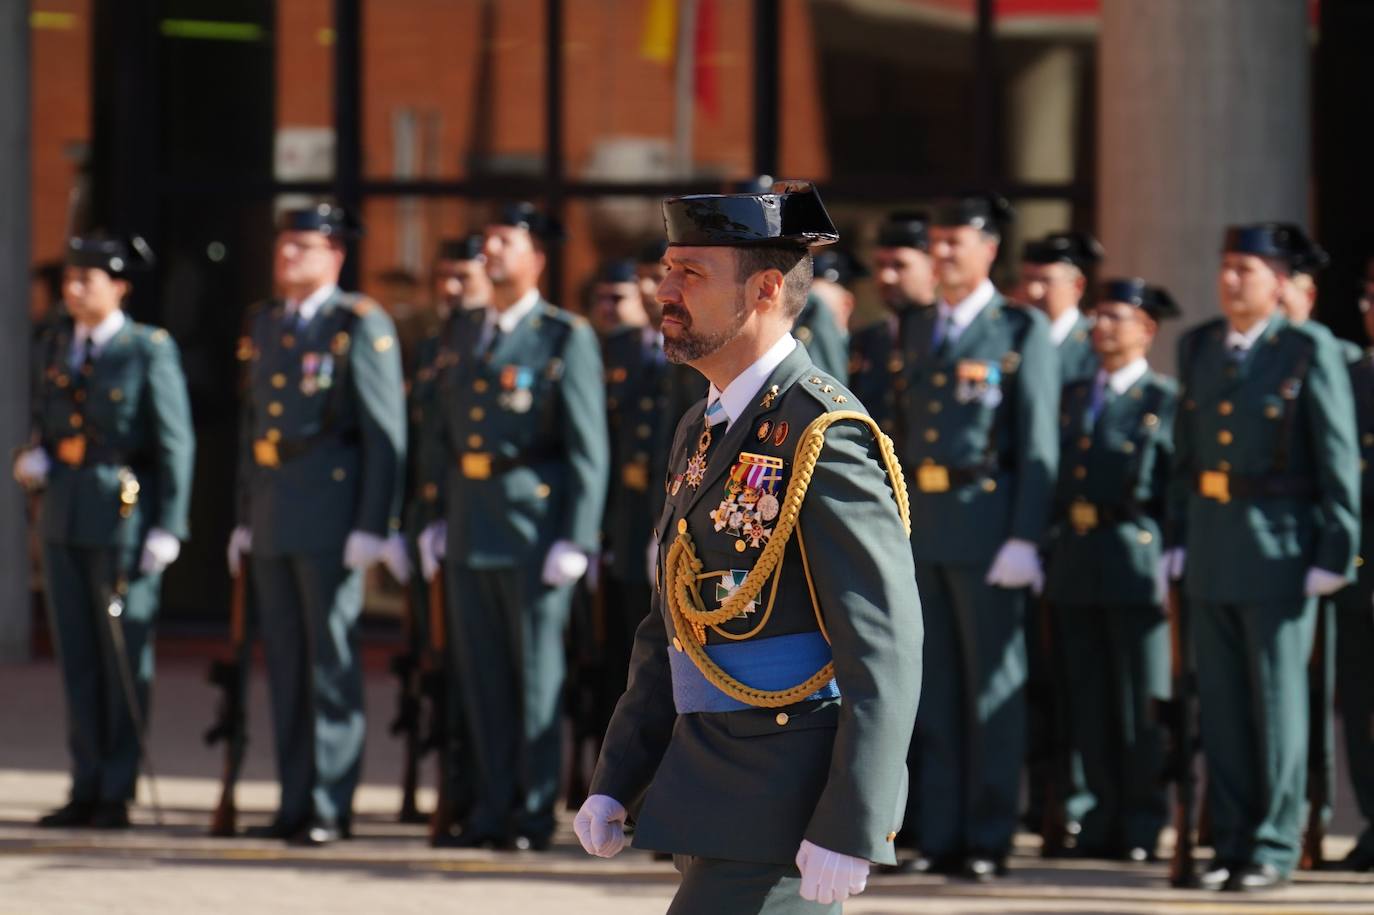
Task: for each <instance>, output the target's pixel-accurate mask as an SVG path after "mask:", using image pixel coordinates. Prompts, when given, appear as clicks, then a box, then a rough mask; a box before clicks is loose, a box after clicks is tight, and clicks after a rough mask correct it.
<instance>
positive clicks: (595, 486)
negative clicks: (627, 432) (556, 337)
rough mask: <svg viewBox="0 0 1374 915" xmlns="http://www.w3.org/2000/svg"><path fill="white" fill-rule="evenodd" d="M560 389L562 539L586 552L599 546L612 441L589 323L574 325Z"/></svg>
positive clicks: (597, 347) (598, 356)
mask: <svg viewBox="0 0 1374 915" xmlns="http://www.w3.org/2000/svg"><path fill="white" fill-rule="evenodd" d="M558 388H559V409H560V411H561V413H562V416H561V420H562V423H563V440H564V442H565V444H566V446H567V462H568V469H569V474H568V485H567V487H566V488H565V496H564V498H565V499H566V500H567V501H566V503H565V505H564V511H563V523H564V529H563V531H561V532H560V534H559V538H558V539H561V540H567V541H570V542H572V543H575V544H577V546H579V547H581V548H582V549H583V550H585V551H586V552H588V553H595V552H597V551H598V550H599V549H600V547H601V515H602V512H603V511H604V510H605V507H606V490H607V487H608V486H609V483H610V472H611V445H610V434H609V432H608V431H607V428H606V389H605V387H604V382H603V379H602V369H601V352H600V344H598V343H597V339H596V334H595V333H593V331H592V328H591V325H589V324H587V323H586V322H584V321H578V322H577V323H576V324H574V326H573V328H572V330H571V332H570V333H569V335H568V342H567V344H566V346H565V348H564V354H563V378H562V381H561V383H560V384H559V386H558Z"/></svg>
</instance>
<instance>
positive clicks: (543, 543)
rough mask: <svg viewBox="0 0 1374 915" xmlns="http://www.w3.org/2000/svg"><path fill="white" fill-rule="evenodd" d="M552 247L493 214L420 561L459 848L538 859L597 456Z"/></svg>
mask: <svg viewBox="0 0 1374 915" xmlns="http://www.w3.org/2000/svg"><path fill="white" fill-rule="evenodd" d="M559 234H560V233H559V231H558V229H557V227H556V226H555V225H554V224H553V222H552V221H551V220H549V219H548V218H547V217H545V216H543V215H542V214H540V213H539V212H538V211H537V210H535V209H534V207H533V206H531V205H529V204H517V205H511V206H508V207H505V208H503V209H502V210H501V212H500V214H499V215H498V216H497V217H496V218H495V219H493V221H492V222H491V223H490V224H489V225H488V226H487V229H486V233H485V235H486V243H485V249H484V253H485V255H486V258H487V275H488V276H489V277H490V278H491V281H492V286H493V289H492V299H491V304H490V306H489V307H488V308H486V309H483V310H481V311H472V312H469V313H467V314H465V315H462V316H460V318H459V320H457V321H456V322H455V326H454V332H453V335H452V338H451V339H450V340H448V341H447V345H448V346H449V347H451V349H450V350H449V352H448V353H447V354H441V356H440V359H441V362H442V363H443V365H442V368H441V371H440V373H439V376H438V381H437V383H438V386H439V388H438V403H437V406H436V410H435V422H434V429H433V432H432V435H433V437H434V441H435V442H436V443H437V445H436V446H435V447H436V453H437V454H439V455H441V456H442V460H441V461H440V462H439V463H438V464H437V465H436V467H437V469H436V470H435V471H434V473H433V474H432V477H433V479H432V480H431V482H433V483H434V485H436V486H437V487H438V490H439V498H440V499H441V500H443V504H444V515H443V517H444V520H443V521H442V522H439V523H437V524H436V525H433V526H431V528H430V529H429V532H428V534H427V535H426V537H424V538H422V547H421V548H422V550H425V551H426V552H428V553H429V554H430V555H431V557H432V558H431V559H430V560H427V564H428V565H432V564H433V557H434V554H436V553H437V554H441V556H442V559H443V572H444V582H445V590H446V593H447V609H448V626H449V632H450V637H449V640H448V641H449V645H450V650H451V651H452V652H453V656H452V661H453V664H454V666H455V667H456V669H457V670H458V671H459V676H460V677H461V678H462V690H463V698H464V701H465V703H466V711H467V727H468V733H467V736H468V739H469V742H470V744H471V746H472V752H473V756H474V761H475V764H476V768H475V771H474V772H473V775H474V778H475V779H476V784H475V802H474V805H473V808H472V810H471V812H470V813H469V814H468V817H467V819H466V821H465V822H464V823H463V827H462V832H461V834H460V835H459V836H457V837H456V838H455V843H456V844H458V845H462V846H503V847H505V846H514V847H516V848H522V849H523V848H533V849H544V848H547V847H548V844H549V841H550V839H551V837H552V834H553V830H554V812H553V806H554V800H555V796H556V794H557V790H558V776H559V768H560V757H561V752H560V749H561V748H560V742H561V736H562V735H561V732H560V717H559V708H560V701H559V700H560V696H561V693H562V689H563V679H564V670H565V666H566V664H565V658H564V649H563V630H564V627H565V626H566V624H567V621H568V613H569V608H570V605H571V600H572V590H573V585H574V584H575V583H576V582H577V581H578V580H579V579H580V578H581V577H582V576H583V575H584V574H585V573H586V571H587V568H588V564H589V561H590V559H591V557H592V556H593V555H594V554H595V553H596V551H597V550H598V548H599V541H600V527H601V513H602V510H603V508H604V506H605V500H606V486H607V477H608V473H609V456H608V451H609V446H608V443H607V435H606V406H605V390H604V388H603V383H602V369H601V357H600V354H599V352H598V344H597V339H596V335H595V333H593V332H592V329H591V326H590V325H589V324H588V323H587V322H586V321H585V320H583V319H582V318H578V317H574V316H573V315H570V314H569V313H567V312H565V311H563V310H561V309H558V308H555V307H554V306H553V305H550V304H549V303H548V302H546V301H544V300H543V299H542V298H541V297H540V295H539V288H538V282H539V276H540V274H541V273H542V271H543V268H544V260H545V254H544V251H545V246H546V245H547V244H549V243H551V242H553V241H554V240H556V239H557V238H558V237H559Z"/></svg>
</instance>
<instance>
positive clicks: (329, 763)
mask: <svg viewBox="0 0 1374 915" xmlns="http://www.w3.org/2000/svg"><path fill="white" fill-rule="evenodd" d="M249 555H250V556H251V557H252V562H251V566H250V568H251V573H252V585H253V591H254V594H255V595H256V596H257V601H258V603H257V607H258V622H259V627H260V630H261V632H262V644H263V650H264V653H265V654H266V657H267V675H268V681H269V683H270V685H271V688H272V729H273V732H274V734H275V736H276V747H277V774H278V778H279V779H280V781H281V800H280V802H279V806H278V809H277V822H279V823H283V824H300V823H304V822H305V821H307V820H308V819H310V818H311V817H312V816H314V817H318V818H320V819H322V820H327V821H335V822H338V823H339V824H340V825H341V826H344V827H347V826H348V824H349V823H350V821H351V819H352V813H353V792H354V791H355V790H356V789H357V787H358V780H359V778H360V777H361V775H362V756H363V737H364V721H363V671H362V663H361V660H362V659H361V657H360V656H359V653H358V645H357V638H356V636H357V633H356V631H355V630H356V624H357V622H358V616H359V615H360V614H361V613H362V606H363V576H362V573H361V572H356V571H352V570H350V569H347V568H345V567H344V565H343V563H342V561H341V558H340V557H339V556H338V555H336V554H335V553H334V552H332V551H331V552H329V553H322V554H305V555H287V556H265V557H264V556H258V555H256V554H249Z"/></svg>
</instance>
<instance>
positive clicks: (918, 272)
mask: <svg viewBox="0 0 1374 915" xmlns="http://www.w3.org/2000/svg"><path fill="white" fill-rule="evenodd" d="M929 221H930V216H929V214H927V213H924V212H898V213H892V214H891V215H889V216H888V217H887V221H886V222H885V223H884V224H883V226H882V227H881V228H880V229H879V230H878V239H877V250H876V251H874V253H873V274H874V277H873V278H874V280H875V281H876V283H877V287H878V294H879V295H880V296H881V298H882V300H883V305H884V306H886V308H887V311H888V314H887V316H886V317H884V318H883V320H881V321H877V322H875V323H873V324H870V325H869V326H868V327H865V328H863V329H862V330H859V331H857V332H855V333H854V334H853V336H851V337H850V339H849V386H850V388H851V389H852V390H853V391H854V393H855V394H857V395H858V397H859V400H861V401H862V402H863V405H864V406H865V407H867V408H868V412H869V414H870V415H872V417H873V418H874V419H876V420H877V421H878V425H879V426H881V427H882V429H883V431H884V432H886V433H887V434H888V435H891V436H892V437H893V438H894V439H896V440H897V441H901V440H902V433H901V431H900V430H899V429H898V427H897V421H898V420H899V419H900V418H901V414H900V412H899V411H898V410H897V397H898V396H899V394H900V391H899V388H900V387H901V384H902V382H901V381H900V380H899V376H900V375H901V374H902V372H903V371H904V370H905V368H906V363H905V351H904V349H903V344H902V328H903V322H904V321H905V320H906V318H907V317H909V316H910V315H911V314H912V310H913V309H915V308H924V307H927V306H929V305H933V304H934V303H935V268H934V265H933V262H932V261H931V259H930V236H929V235H928V234H927V231H926V227H927V224H928V223H929Z"/></svg>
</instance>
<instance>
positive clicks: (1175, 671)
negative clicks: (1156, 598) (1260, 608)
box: [1163, 582, 1198, 888]
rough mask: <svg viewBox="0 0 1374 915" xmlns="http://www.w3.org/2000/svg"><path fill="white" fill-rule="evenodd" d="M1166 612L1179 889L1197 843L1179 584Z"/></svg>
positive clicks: (1187, 657) (1172, 880) (1188, 668)
mask: <svg viewBox="0 0 1374 915" xmlns="http://www.w3.org/2000/svg"><path fill="white" fill-rule="evenodd" d="M1166 609H1167V613H1168V617H1169V656H1170V668H1171V672H1172V679H1173V698H1172V699H1170V700H1169V701H1168V702H1167V703H1164V704H1163V705H1164V709H1163V716H1164V719H1165V720H1166V722H1167V727H1168V730H1169V732H1170V734H1171V735H1172V743H1173V746H1172V747H1171V748H1170V749H1171V751H1172V752H1171V754H1170V755H1171V757H1172V759H1171V761H1170V764H1169V767H1168V771H1167V772H1166V773H1165V776H1166V778H1168V779H1170V780H1172V781H1173V783H1174V812H1173V826H1174V853H1173V857H1172V858H1170V860H1169V884H1170V885H1171V886H1175V887H1179V888H1189V887H1196V886H1197V885H1198V879H1197V862H1196V854H1197V842H1196V839H1195V837H1194V834H1193V820H1194V808H1195V807H1196V793H1197V786H1196V785H1195V784H1194V780H1193V752H1194V748H1195V746H1196V735H1195V734H1194V733H1193V721H1194V720H1195V718H1194V714H1193V705H1194V696H1193V685H1194V682H1193V670H1192V640H1191V638H1190V637H1189V633H1188V619H1187V616H1186V614H1187V604H1186V601H1185V598H1184V597H1183V594H1182V585H1181V584H1179V583H1177V582H1175V583H1174V584H1173V585H1171V586H1170V588H1169V593H1168V596H1167V602H1166Z"/></svg>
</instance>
